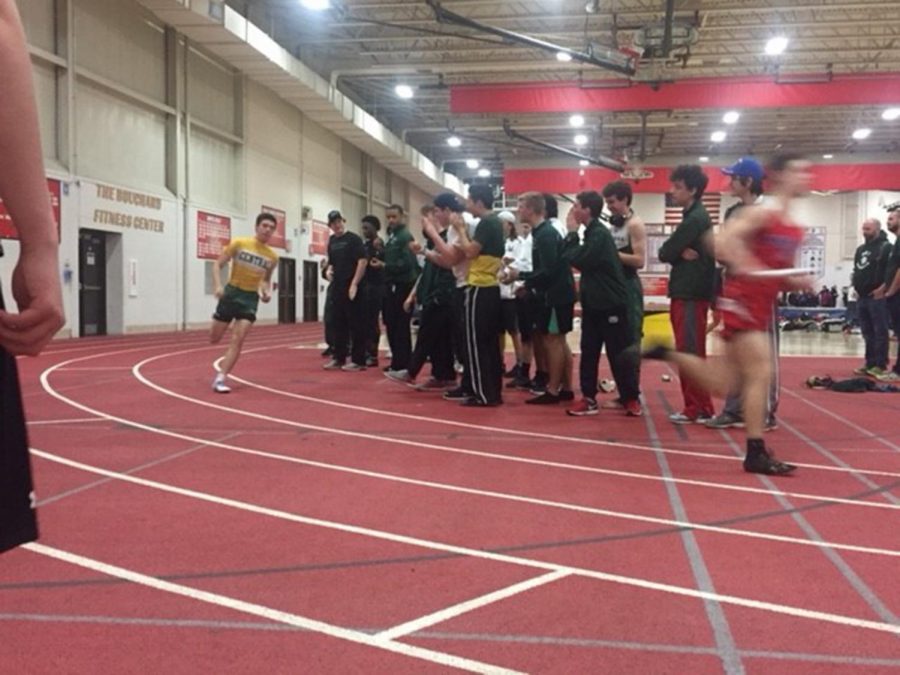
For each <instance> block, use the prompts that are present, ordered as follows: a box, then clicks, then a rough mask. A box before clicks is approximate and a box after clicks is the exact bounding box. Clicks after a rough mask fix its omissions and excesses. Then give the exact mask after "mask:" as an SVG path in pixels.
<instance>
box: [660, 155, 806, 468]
mask: <svg viewBox="0 0 900 675" xmlns="http://www.w3.org/2000/svg"><path fill="white" fill-rule="evenodd" d="M809 166H810V165H809V162H807V161H805V160H804V159H802V158H800V157H799V156H794V155H781V156H779V157H776V158H775V159H774V160H773V161H772V162H771V163H770V164H769V168H768V176H769V180H770V183H771V186H772V190H771V194H772V199H771V200H770V201H769V202H768V203H766V204H763V205H760V206H749V207H746V208H745V209H743V210H741V212H740V213H739V214H738V215H737V216H736V218H735V220H734V222H733V223H729V225H728V227H727V228H726V229H725V231H724V232H723V233H722V234H721V235H719V236H718V238H717V239H716V243H715V250H716V257H717V258H718V259H719V261H720V262H722V263H723V264H724V265H725V267H726V268H727V270H728V277H727V279H726V281H725V287H724V289H723V291H722V296H721V298H720V300H719V310H720V311H721V312H722V315H723V320H724V329H723V331H722V337H723V338H724V340H725V358H724V359H719V360H718V361H714V362H710V361H709V360H703V359H700V358H698V357H696V356H693V355H690V354H683V353H681V352H675V351H672V350H669V349H666V348H663V347H657V348H655V349H651V350H650V351H649V352H648V353H647V354H645V357H649V358H663V359H666V360H669V361H672V362H673V363H675V364H676V365H677V366H678V368H679V370H680V372H681V376H682V377H686V378H689V379H691V380H693V381H694V382H695V383H697V384H698V385H700V386H701V387H703V388H705V389H707V390H708V391H710V392H711V393H713V394H718V395H723V396H724V395H725V394H727V393H728V392H729V391H731V390H732V389H733V388H734V385H735V384H738V385H739V387H740V390H741V394H742V400H743V405H744V422H745V424H746V429H747V454H746V456H745V458H744V470H745V471H749V472H751V473H763V474H768V475H784V474H787V473H790V472H791V471H793V470H794V469H795V468H796V467H795V466H793V465H792V464H786V463H784V462H780V461H778V460H777V459H775V457H774V456H773V454H772V453H771V452H770V451H769V450H768V449H767V448H766V446H765V443H763V440H762V437H763V431H764V429H765V419H766V397H767V395H768V394H767V392H768V390H769V382H770V379H771V377H772V374H771V372H770V371H769V369H768V368H764V367H761V364H767V363H771V354H770V349H771V348H770V346H769V340H768V339H767V337H766V329H767V328H768V322H769V321H771V315H772V303H773V302H774V301H775V299H776V297H777V295H778V293H779V292H781V291H782V290H785V289H787V288H801V287H806V286H811V283H812V279H811V278H810V277H806V276H802V277H801V276H756V273H759V272H766V271H768V272H771V271H772V270H778V269H789V268H792V267H794V265H795V257H796V253H797V249H798V248H799V246H800V242H801V241H802V239H803V228H801V227H799V226H798V225H795V224H793V223H792V222H791V220H790V218H789V217H788V215H787V214H788V208H789V206H790V203H791V201H792V200H793V199H795V198H797V197H801V196H803V195H804V194H806V192H807V191H808V189H809V181H810V174H809Z"/></svg>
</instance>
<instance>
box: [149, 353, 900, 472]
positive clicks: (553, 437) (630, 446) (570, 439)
mask: <svg viewBox="0 0 900 675" xmlns="http://www.w3.org/2000/svg"><path fill="white" fill-rule="evenodd" d="M266 349H267V348H266ZM188 351H190V350H185V352H180V353H187V352H188ZM253 351H257V350H256V349H249V350H248V349H245V350H244V352H243V353H245V354H246V353H249V352H253ZM176 354H179V352H175V353H173V354H171V356H174V355H176ZM167 356H169V355H161V356H156V357H153V358H150V359H147V360H146V361H145V362H144V364H146V363H150V362H151V361H154V360H156V359H160V358H166V357H167ZM229 377H231V379H232V380H234V381H235V382H240V383H241V384H243V385H246V386H248V387H252V388H254V389H259V390H261V391H266V392H269V393H271V394H276V395H278V396H284V397H286V398H293V399H297V400H298V401H307V402H309V403H317V404H320V405H326V406H332V407H335V408H343V409H345V410H350V411H353V412H355V413H361V412H363V413H371V414H374V415H378V416H379V417H395V418H398V419H406V420H413V421H416V422H430V423H433V424H438V425H441V424H442V425H445V426H451V427H462V428H465V429H476V430H478V431H487V432H490V433H497V434H504V435H511V436H523V437H526V438H540V439H544V440H550V441H563V442H566V443H579V444H583V445H593V446H599V447H603V448H624V449H626V450H640V451H641V452H648V453H654V452H664V453H666V454H669V455H682V456H685V457H701V458H703V459H716V460H724V461H727V462H732V463H736V462H740V461H743V460H742V459H741V458H740V457H735V456H734V455H725V454H720V453H713V452H696V451H693V450H676V449H674V448H659V449H657V448H651V447H649V446H646V445H640V444H636V443H622V442H619V441H598V440H595V439H592V438H581V437H579V436H565V435H562V434H549V433H546V432H540V431H526V430H522V429H509V428H507V427H492V426H487V425H482V424H473V423H470V422H459V421H456V420H448V419H443V418H440V417H428V416H425V415H410V414H408V413H401V412H395V411H392V410H382V409H379V408H368V407H366V406H361V405H357V404H350V403H342V402H340V401H331V400H329V399H324V398H318V397H315V396H307V395H305V394H298V393H295V392H290V391H284V390H283V389H275V388H273V387H267V386H266V385H263V384H258V383H256V382H252V381H251V380H247V379H244V378H241V377H236V376H234V375H231V376H229ZM794 464H795V465H796V466H798V467H801V468H804V469H815V470H817V471H832V472H836V473H851V472H856V473H865V474H870V475H873V476H884V477H887V478H900V472H897V471H882V470H878V469H847V468H845V467H840V466H830V465H827V464H807V463H804V462H794Z"/></svg>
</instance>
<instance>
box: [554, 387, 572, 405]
mask: <svg viewBox="0 0 900 675" xmlns="http://www.w3.org/2000/svg"><path fill="white" fill-rule="evenodd" d="M557 396H559V400H560V401H566V402H568V401H574V400H575V392H574V391H572V390H571V389H560V390H559V393H558V394H557Z"/></svg>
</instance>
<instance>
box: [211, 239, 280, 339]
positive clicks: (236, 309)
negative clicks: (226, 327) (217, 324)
mask: <svg viewBox="0 0 900 675" xmlns="http://www.w3.org/2000/svg"><path fill="white" fill-rule="evenodd" d="M223 252H224V253H225V254H226V255H229V256H231V274H230V276H229V278H228V284H227V285H226V286H225V292H224V293H223V295H222V298H221V300H219V304H218V306H217V307H216V312H215V314H213V318H214V319H215V320H216V321H225V322H229V321H232V320H234V319H243V320H246V321H255V320H256V308H257V306H258V305H259V286H260V284H261V283H262V281H263V279H265V277H266V274H268V272H269V270H270V269H272V268H274V267H275V265H276V263H277V262H278V254H276V253H275V251H273V250H272V249H271V248H269V247H268V246H266V245H265V244H262V243H260V242H259V241H258V240H257V239H256V237H238V238H236V239H232V240H231V242H230V243H229V244H228V246H226V247H225V250H224V251H223Z"/></svg>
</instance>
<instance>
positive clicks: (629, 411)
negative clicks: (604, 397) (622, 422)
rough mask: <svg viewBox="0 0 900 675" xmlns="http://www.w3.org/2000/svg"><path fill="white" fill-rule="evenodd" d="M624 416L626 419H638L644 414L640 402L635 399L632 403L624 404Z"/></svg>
mask: <svg viewBox="0 0 900 675" xmlns="http://www.w3.org/2000/svg"><path fill="white" fill-rule="evenodd" d="M625 414H626V415H628V417H640V416H641V415H643V414H644V409H643V408H642V407H641V402H640V401H638V400H637V399H634V400H632V401H627V402H626V403H625Z"/></svg>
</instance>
